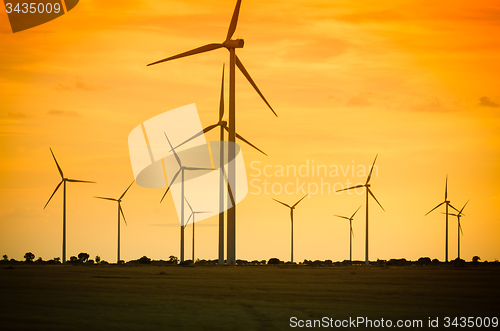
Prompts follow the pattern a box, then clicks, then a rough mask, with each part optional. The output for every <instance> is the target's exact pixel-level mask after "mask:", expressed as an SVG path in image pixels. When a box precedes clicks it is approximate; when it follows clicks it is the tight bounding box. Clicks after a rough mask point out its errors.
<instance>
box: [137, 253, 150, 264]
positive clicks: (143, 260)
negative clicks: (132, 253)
mask: <svg viewBox="0 0 500 331" xmlns="http://www.w3.org/2000/svg"><path fill="white" fill-rule="evenodd" d="M139 263H141V264H151V259H150V258H149V257H147V256H146V255H144V256H143V257H141V258H140V259H139Z"/></svg>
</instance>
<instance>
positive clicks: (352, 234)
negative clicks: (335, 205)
mask: <svg viewBox="0 0 500 331" xmlns="http://www.w3.org/2000/svg"><path fill="white" fill-rule="evenodd" d="M361 206H362V205H361ZM361 206H359V207H358V209H356V211H355V212H354V214H352V216H351V217H346V216H340V215H333V216H337V217H340V218H345V219H346V220H349V228H350V231H349V247H350V250H349V252H350V254H349V261H351V262H352V238H354V232H353V231H352V219H353V218H354V215H356V213H357V212H358V210H359V209H360V208H361Z"/></svg>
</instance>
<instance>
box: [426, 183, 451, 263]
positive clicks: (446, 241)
mask: <svg viewBox="0 0 500 331" xmlns="http://www.w3.org/2000/svg"><path fill="white" fill-rule="evenodd" d="M443 204H446V213H445V214H446V240H445V260H446V262H448V215H449V213H448V207H451V208H453V209H455V210H456V211H458V210H457V209H456V208H455V207H453V206H452V205H451V204H450V201H448V176H446V183H445V186H444V201H443V202H441V203H440V204H439V205H437V206H436V207H434V208H432V209H431V211H430V212H428V213H427V214H425V216H427V215H429V214H430V213H431V212H432V211H433V210H434V209H437V208H439V207H441V205H443Z"/></svg>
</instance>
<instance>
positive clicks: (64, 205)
mask: <svg viewBox="0 0 500 331" xmlns="http://www.w3.org/2000/svg"><path fill="white" fill-rule="evenodd" d="M50 153H52V157H53V158H54V161H56V165H57V170H59V174H60V175H61V182H60V183H59V184H58V185H57V186H56V189H55V190H54V193H52V195H51V196H50V198H49V201H47V203H46V204H45V206H44V207H43V209H45V207H47V205H48V204H49V202H50V200H51V199H52V197H53V196H54V194H56V192H57V190H58V189H59V187H60V186H61V184H63V248H62V262H63V263H66V182H70V183H95V182H89V181H87V180H78V179H69V178H65V177H64V174H63V171H62V169H61V167H60V166H59V163H57V160H56V157H55V156H54V152H52V148H50Z"/></svg>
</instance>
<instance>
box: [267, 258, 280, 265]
mask: <svg viewBox="0 0 500 331" xmlns="http://www.w3.org/2000/svg"><path fill="white" fill-rule="evenodd" d="M279 263H280V259H278V258H275V257H273V258H270V259H269V261H267V264H279Z"/></svg>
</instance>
